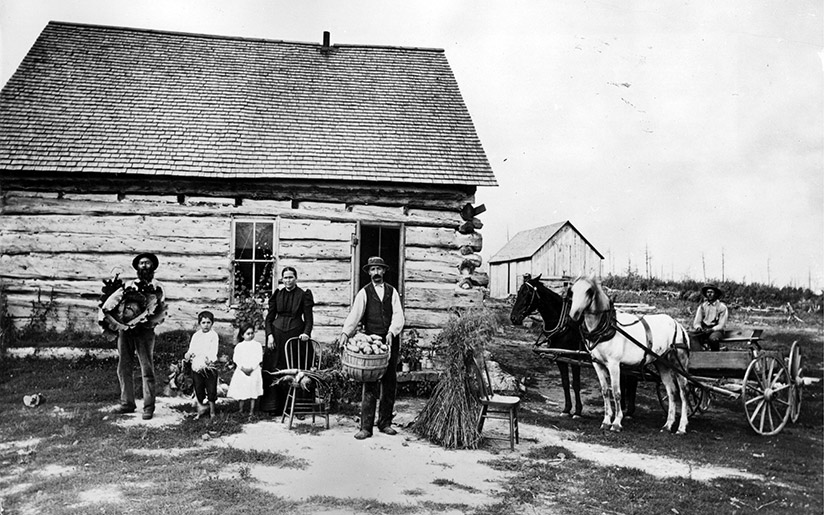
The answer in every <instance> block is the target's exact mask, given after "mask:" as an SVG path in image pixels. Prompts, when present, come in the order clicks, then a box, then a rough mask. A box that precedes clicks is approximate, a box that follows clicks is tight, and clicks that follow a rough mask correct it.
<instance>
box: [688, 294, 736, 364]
mask: <svg viewBox="0 0 824 515" xmlns="http://www.w3.org/2000/svg"><path fill="white" fill-rule="evenodd" d="M701 295H702V296H703V297H704V301H703V302H701V304H699V305H698V309H697V310H696V311H695V319H694V320H693V322H692V328H693V330H692V331H690V337H691V338H692V339H693V340H694V341H696V342H697V343H698V344H699V345H700V348H704V349H705V348H707V346H709V348H710V350H718V342H719V341H720V340H721V338H722V337H723V336H724V328H725V327H726V325H727V316H728V311H727V306H726V305H724V303H723V302H721V297H723V296H724V292H723V291H721V289H720V288H719V287H718V286H716V285H714V284H707V285H704V287H703V288H701Z"/></svg>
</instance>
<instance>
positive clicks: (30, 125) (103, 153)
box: [0, 22, 497, 186]
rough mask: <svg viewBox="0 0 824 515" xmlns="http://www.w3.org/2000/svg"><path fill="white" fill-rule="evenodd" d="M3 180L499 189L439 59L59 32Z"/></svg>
mask: <svg viewBox="0 0 824 515" xmlns="http://www.w3.org/2000/svg"><path fill="white" fill-rule="evenodd" d="M0 120H2V122H0V171H23V172H28V171H32V172H38V171H42V172H58V173H60V172H66V173H72V172H92V173H128V174H152V175H164V176H188V177H210V178H256V179H260V178H293V179H306V180H313V179H331V180H345V181H351V180H356V181H389V182H408V183H424V184H446V185H475V186H496V185H497V183H496V181H495V177H494V175H493V173H492V169H491V167H490V165H489V162H488V160H487V158H486V154H485V153H484V150H483V148H482V146H481V143H480V141H479V139H478V136H477V134H476V132H475V127H474V125H473V123H472V119H471V118H470V116H469V112H468V111H467V108H466V105H465V104H464V102H463V99H462V97H461V94H460V91H459V90H458V84H457V82H456V81H455V77H454V76H453V74H452V70H451V69H450V67H449V63H448V62H447V60H446V56H445V55H444V52H443V50H438V49H422V48H400V47H382V46H363V45H332V46H327V47H323V46H322V45H321V44H319V43H318V44H316V43H296V42H286V41H275V40H263V39H249V38H238V37H223V36H209V35H198V34H183V33H173V32H161V31H153V30H141V29H130V28H121V27H104V26H95V25H82V24H73V23H62V22H50V23H49V24H48V25H47V26H46V28H45V29H44V30H43V32H42V33H41V34H40V36H39V38H38V39H37V41H36V42H35V44H34V46H33V47H32V48H31V50H30V51H29V53H28V55H27V56H26V57H25V59H24V60H23V62H22V63H21V65H20V67H19V68H18V70H17V71H16V73H15V74H14V75H13V76H12V77H11V79H10V80H9V81H8V83H7V84H6V85H5V87H4V88H3V90H2V93H0Z"/></svg>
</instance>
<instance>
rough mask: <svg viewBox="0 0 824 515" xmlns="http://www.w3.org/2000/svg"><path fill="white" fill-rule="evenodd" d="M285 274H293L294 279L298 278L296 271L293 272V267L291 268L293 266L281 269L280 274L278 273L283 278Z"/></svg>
mask: <svg viewBox="0 0 824 515" xmlns="http://www.w3.org/2000/svg"><path fill="white" fill-rule="evenodd" d="M286 272H292V273H293V274H295V279H297V278H298V271H297V270H295V267H293V266H285V267H283V270H281V272H280V276H281V277H283V274H285V273H286Z"/></svg>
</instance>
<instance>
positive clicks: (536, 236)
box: [489, 220, 604, 263]
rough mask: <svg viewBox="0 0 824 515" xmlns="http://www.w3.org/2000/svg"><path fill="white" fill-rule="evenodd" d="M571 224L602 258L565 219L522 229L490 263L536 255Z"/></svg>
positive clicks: (517, 259)
mask: <svg viewBox="0 0 824 515" xmlns="http://www.w3.org/2000/svg"><path fill="white" fill-rule="evenodd" d="M567 225H568V226H569V227H570V228H571V229H572V230H573V231H575V232H576V233H578V236H580V237H581V239H583V240H584V241H585V242H586V243H587V245H589V246H590V247H591V248H592V250H593V251H595V253H596V254H598V256H600V257H601V259H603V258H604V256H602V255H601V253H600V252H598V250H597V249H596V248H595V247H593V246H592V244H591V243H590V242H589V241H587V239H586V238H584V235H583V234H581V232H580V231H579V230H578V229H576V228H575V226H574V225H572V223H570V221H569V220H565V221H563V222H558V223H554V224H550V225H544V226H543V227H536V228H535V229H527V230H525V231H521V232H519V233H518V234H516V235H515V236H514V237H513V238H512V239H511V240H509V241H508V242H507V243H506V245H504V246H503V247H502V248H501V250H499V251H498V252H497V253H496V254H495V255H494V256H492V258H491V259H490V260H489V262H490V263H505V262H507V261H519V260H521V259H529V258H531V257H532V256H534V255H535V253H536V252H538V250H540V248H541V247H543V246H544V244H546V242H548V241H549V240H550V238H552V237H553V236H555V235H556V234H557V233H558V232H559V231H560V230H561V229H562V228H564V227H565V226H567Z"/></svg>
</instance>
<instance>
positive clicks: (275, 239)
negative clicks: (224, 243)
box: [230, 217, 280, 304]
mask: <svg viewBox="0 0 824 515" xmlns="http://www.w3.org/2000/svg"><path fill="white" fill-rule="evenodd" d="M279 222H280V217H274V218H247V217H244V218H233V219H232V231H231V232H232V234H231V244H230V245H231V250H230V252H231V255H230V258H231V263H230V270H231V274H230V276H231V277H230V283H231V292H230V293H231V303H232V304H235V303H236V302H237V299H238V296H237V287H238V285H237V279H236V274H235V264H236V263H252V264H253V265H254V264H256V263H267V262H270V263H271V265H272V272H271V273H272V276H271V282H272V285H271V288H270V289H269V290H266V291H265V292H262V291H255V290H254V287H255V286H256V285H255V282H254V281H255V277H254V275H255V274H254V273H253V277H252V281H253V282H252V292H253V294H255V295H257V294H260V293H265V294H266V295H267V296H268V295H271V294H272V293H274V291H275V289H277V286H278V281H277V279H276V277H277V274H276V273H275V272H276V270H277V264H278V261H279V256H278V245H279V235H278V233H279V226H280V223H279ZM239 223H241V224H242V223H250V224H253V225H252V233H253V234H256V230H257V225H258V224H270V225H271V226H272V258H271V260H265V259H256V258H255V255H254V252H255V243H257V242H253V245H252V251H253V253H252V258H251V259H244V258H237V257H235V256H236V255H237V225H238V224H239ZM253 270H255V268H253Z"/></svg>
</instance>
